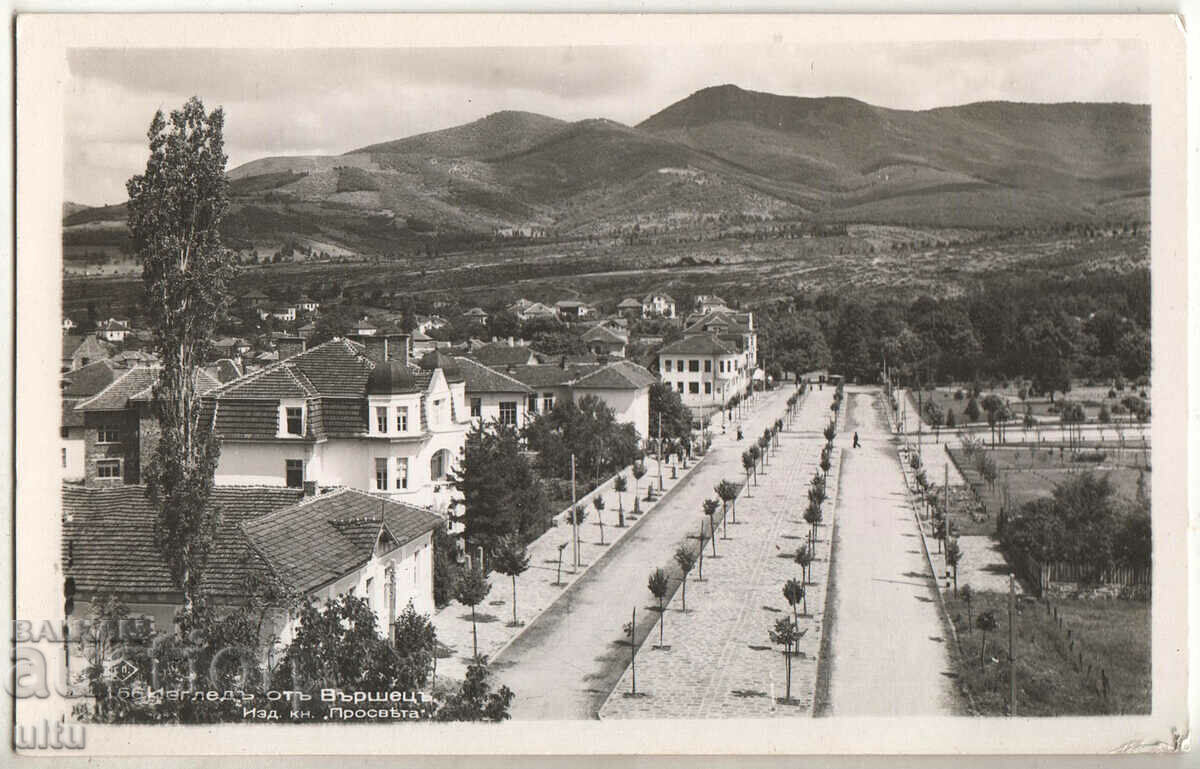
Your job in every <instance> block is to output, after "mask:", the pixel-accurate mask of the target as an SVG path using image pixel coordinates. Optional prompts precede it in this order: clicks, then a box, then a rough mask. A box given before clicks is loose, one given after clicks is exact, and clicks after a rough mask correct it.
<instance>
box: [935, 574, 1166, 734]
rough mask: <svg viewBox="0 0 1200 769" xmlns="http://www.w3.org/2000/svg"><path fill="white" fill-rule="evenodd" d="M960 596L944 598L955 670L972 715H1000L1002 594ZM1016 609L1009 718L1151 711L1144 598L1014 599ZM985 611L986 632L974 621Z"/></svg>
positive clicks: (1004, 677) (1003, 693) (1005, 667)
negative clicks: (954, 641)
mask: <svg viewBox="0 0 1200 769" xmlns="http://www.w3.org/2000/svg"><path fill="white" fill-rule="evenodd" d="M967 595H969V591H962V590H960V591H959V592H958V595H957V596H954V595H950V594H948V595H947V596H946V611H947V613H948V614H949V616H950V618H951V621H952V622H953V623H954V628H955V632H956V633H957V636H958V650H957V651H958V653H957V654H955V655H953V659H954V671H955V674H956V675H957V676H958V678H959V681H960V683H962V684H963V685H964V687H965V689H966V690H967V691H968V692H970V697H971V704H972V706H973V707H974V709H975V710H976V712H977V713H978V714H979V715H982V716H999V715H1005V714H1006V712H1007V708H1008V698H1009V663H1008V638H1009V625H1008V594H1007V593H999V592H983V591H980V592H976V593H974V594H973V595H971V596H970V601H969V602H968V601H967V600H966V598H967ZM1016 609H1017V612H1016V621H1015V623H1014V628H1013V629H1014V631H1015V632H1014V634H1013V635H1014V640H1015V642H1016V648H1015V652H1014V656H1015V657H1016V693H1017V708H1016V715H1018V716H1071V715H1075V716H1091V715H1118V714H1145V713H1149V712H1150V701H1151V698H1150V685H1151V678H1150V672H1151V670H1150V660H1151V654H1150V632H1149V631H1150V602H1149V601H1121V600H1088V599H1069V598H1064V599H1051V600H1050V601H1044V600H1042V601H1037V600H1033V599H1030V598H1020V599H1018V600H1017V601H1016ZM988 612H991V613H992V614H991V615H990V616H991V617H992V618H993V619H994V627H992V628H991V629H990V630H989V631H988V632H987V633H986V634H985V633H984V631H983V630H982V629H981V628H980V622H979V618H980V615H987V613H988ZM982 624H983V625H985V626H991V624H992V623H989V622H988V621H986V620H985V621H984V622H983V623H982Z"/></svg>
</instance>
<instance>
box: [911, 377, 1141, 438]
mask: <svg viewBox="0 0 1200 769" xmlns="http://www.w3.org/2000/svg"><path fill="white" fill-rule="evenodd" d="M991 396H994V397H995V398H997V399H998V400H999V401H1000V402H1002V403H1004V404H1005V406H1006V408H1007V412H1008V428H1007V436H1006V437H1007V439H1008V440H1013V439H1017V440H1021V441H1034V442H1040V438H1041V436H1040V434H1038V432H1037V430H1036V428H1037V427H1041V426H1045V425H1047V424H1054V425H1057V424H1059V423H1060V422H1061V420H1062V415H1063V405H1064V404H1068V403H1070V404H1078V405H1079V406H1080V407H1082V409H1083V423H1084V424H1095V425H1111V426H1112V427H1111V430H1110V432H1111V435H1110V436H1108V437H1107V438H1105V440H1112V441H1117V440H1119V436H1121V435H1123V434H1124V433H1125V432H1126V431H1125V430H1123V429H1122V428H1123V427H1125V426H1134V425H1138V424H1140V423H1141V422H1144V421H1146V420H1147V419H1148V418H1149V414H1150V411H1149V409H1150V384H1149V381H1148V380H1146V378H1145V377H1143V378H1142V379H1140V380H1137V381H1136V382H1123V381H1120V380H1117V381H1114V382H1110V383H1107V384H1095V383H1093V382H1076V383H1074V384H1073V385H1072V387H1071V389H1070V391H1069V392H1067V393H1066V394H1064V393H1062V392H1058V393H1057V394H1056V396H1055V398H1054V400H1053V401H1052V400H1051V399H1050V396H1049V395H1047V394H1045V393H1043V394H1039V395H1034V394H1033V392H1032V388H1031V387H1030V385H1029V383H1028V382H1022V381H1012V382H996V383H992V384H990V385H986V384H979V383H975V384H958V385H953V386H950V387H933V386H929V387H927V388H925V389H923V390H921V391H920V392H919V393H918V392H917V391H916V390H914V391H913V392H912V393H911V394H910V397H911V399H912V403H913V406H915V407H916V409H917V410H918V411H919V413H920V415H921V421H922V422H923V423H924V424H925V425H926V427H927V428H938V429H943V430H947V429H949V430H952V429H954V428H956V427H962V426H964V425H967V424H978V423H987V422H988V413H987V404H986V401H987V400H988V398H989V397H991ZM972 401H974V406H972ZM929 403H932V404H934V406H935V407H934V408H932V409H931V408H930V407H928V406H927V404H929ZM931 413H933V414H937V415H939V418H937V419H934V418H931ZM1026 415H1029V416H1030V417H1032V422H1033V423H1034V424H1030V425H1028V429H1023V428H1024V427H1025V422H1026V421H1027V420H1026ZM912 416H913V415H912V414H910V415H909V418H910V419H911V418H912Z"/></svg>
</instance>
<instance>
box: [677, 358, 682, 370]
mask: <svg viewBox="0 0 1200 769" xmlns="http://www.w3.org/2000/svg"><path fill="white" fill-rule="evenodd" d="M675 370H676V371H683V361H681V360H677V361H675Z"/></svg>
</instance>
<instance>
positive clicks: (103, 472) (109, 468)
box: [96, 459, 121, 478]
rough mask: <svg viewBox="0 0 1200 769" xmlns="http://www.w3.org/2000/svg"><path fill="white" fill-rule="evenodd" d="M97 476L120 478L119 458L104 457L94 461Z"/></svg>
mask: <svg viewBox="0 0 1200 769" xmlns="http://www.w3.org/2000/svg"><path fill="white" fill-rule="evenodd" d="M96 477H97V478H120V477H121V460H119V459H105V460H102V461H100V462H97V463H96Z"/></svg>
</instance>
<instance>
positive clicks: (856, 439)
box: [854, 432, 862, 449]
mask: <svg viewBox="0 0 1200 769" xmlns="http://www.w3.org/2000/svg"><path fill="white" fill-rule="evenodd" d="M861 445H862V444H861V443H859V442H858V433H857V432H855V433H854V448H856V449H857V448H858V447H859V446H861Z"/></svg>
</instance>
